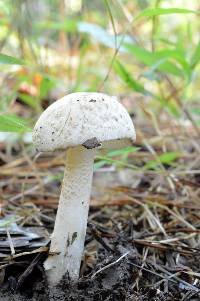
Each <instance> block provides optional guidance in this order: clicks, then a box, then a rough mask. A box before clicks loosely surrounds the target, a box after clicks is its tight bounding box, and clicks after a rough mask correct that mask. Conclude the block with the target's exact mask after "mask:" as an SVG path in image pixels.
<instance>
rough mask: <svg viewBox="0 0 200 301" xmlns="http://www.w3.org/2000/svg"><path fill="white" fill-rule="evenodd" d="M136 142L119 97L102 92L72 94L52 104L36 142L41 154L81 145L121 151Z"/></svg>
mask: <svg viewBox="0 0 200 301" xmlns="http://www.w3.org/2000/svg"><path fill="white" fill-rule="evenodd" d="M134 140H135V129H134V126H133V123H132V120H131V118H130V116H129V114H128V113H127V111H126V109H125V108H124V107H123V106H122V105H121V104H120V103H119V102H118V101H117V99H116V97H114V96H108V95H106V94H102V93H93V92H78V93H72V94H69V95H67V96H65V97H63V98H61V99H59V100H57V101H56V102H54V103H53V104H52V105H50V106H49V107H48V108H47V109H46V110H45V111H44V112H43V113H42V115H41V116H40V118H39V120H38V121H37V123H36V125H35V127H34V132H33V141H34V143H35V146H36V149H37V150H38V151H41V152H43V151H55V150H60V149H65V150H66V149H67V148H69V147H74V146H78V145H83V146H85V147H86V148H94V147H106V148H107V147H108V148H112V147H115V148H120V147H123V146H125V145H127V143H129V144H131V142H133V141H134Z"/></svg>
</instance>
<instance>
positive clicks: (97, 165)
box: [94, 160, 107, 171]
mask: <svg viewBox="0 0 200 301" xmlns="http://www.w3.org/2000/svg"><path fill="white" fill-rule="evenodd" d="M106 164H107V161H105V160H101V161H98V162H95V163H94V171H95V170H97V169H99V168H101V167H103V166H104V165H106Z"/></svg>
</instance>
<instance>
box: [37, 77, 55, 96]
mask: <svg viewBox="0 0 200 301" xmlns="http://www.w3.org/2000/svg"><path fill="white" fill-rule="evenodd" d="M55 84H56V83H55V81H54V80H53V79H51V78H50V77H48V76H46V77H43V79H42V81H41V84H40V98H44V97H46V96H47V95H48V93H49V91H50V90H51V89H52V88H53V87H54V86H55Z"/></svg>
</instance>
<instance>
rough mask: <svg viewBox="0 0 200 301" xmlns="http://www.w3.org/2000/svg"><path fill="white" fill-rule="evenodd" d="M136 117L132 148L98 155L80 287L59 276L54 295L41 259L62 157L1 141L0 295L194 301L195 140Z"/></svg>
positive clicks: (199, 263) (198, 247)
mask: <svg viewBox="0 0 200 301" xmlns="http://www.w3.org/2000/svg"><path fill="white" fill-rule="evenodd" d="M136 123H137V125H136V127H137V128H138V129H140V131H138V140H137V148H136V149H134V151H130V152H129V151H125V152H124V155H123V154H121V153H115V152H114V153H113V154H109V153H108V155H106V154H103V155H102V156H100V157H99V158H97V161H96V164H98V163H99V162H101V160H102V162H103V163H102V164H99V165H97V168H96V169H95V174H94V183H93V191H92V198H91V206H90V214H89V220H88V229H87V236H86V241H85V251H84V254H83V260H82V265H81V270H80V279H79V281H78V283H77V284H71V283H70V281H69V279H68V276H67V275H66V276H65V277H64V279H63V280H62V281H61V282H60V284H59V285H58V286H57V287H55V288H54V289H51V291H49V289H48V287H47V283H46V279H45V273H44V269H43V262H44V260H45V258H46V256H47V253H48V247H49V241H50V233H51V232H52V230H53V226H54V218H55V214H56V208H57V204H58V198H59V191H60V190H59V189H60V183H61V180H62V175H63V170H64V167H63V166H64V157H65V156H64V155H65V154H63V153H58V154H46V155H40V156H38V157H37V158H36V159H34V156H35V154H34V152H33V150H30V149H28V147H27V146H26V145H22V143H21V142H18V144H17V145H16V141H15V144H13V145H11V146H10V150H9V152H8V151H7V150H6V149H5V144H4V143H1V145H0V152H1V153H2V156H1V162H0V164H1V166H0V193H1V219H0V285H1V289H0V300H1V301H6V300H9V301H10V300H16V301H17V300H21V301H25V300H26V301H28V300H30V301H34V300H38V301H40V300H51V301H53V300H61V301H64V300H97V301H98V300H120V301H121V300H139V301H140V300H141V301H145V300H155V301H157V300H158V301H160V300H162V301H164V300H165V301H172V300H177V301H180V300H181V301H185V300H193V301H195V300H200V236H199V234H200V222H199V221H200V213H199V212H200V210H199V209H200V205H199V196H200V190H199V187H200V177H199V174H200V155H199V153H200V150H199V145H198V143H197V142H198V140H199V137H197V133H196V131H195V130H194V128H193V127H192V126H191V127H189V126H185V127H184V128H183V126H177V125H173V130H171V131H170V129H169V126H168V123H167V122H163V124H162V125H160V129H162V137H161V136H159V135H158V133H157V131H156V130H154V129H152V128H151V127H149V125H148V123H144V122H143V123H141V122H140V123H139V122H138V121H137V120H136ZM183 133H184V135H183ZM163 147H164V148H165V153H166V155H164V156H163ZM167 153H168V155H167ZM8 157H9V158H8ZM102 157H103V158H102ZM108 159H109V160H108ZM110 159H111V160H110Z"/></svg>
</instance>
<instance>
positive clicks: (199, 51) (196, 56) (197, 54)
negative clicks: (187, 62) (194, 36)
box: [191, 42, 200, 68]
mask: <svg viewBox="0 0 200 301" xmlns="http://www.w3.org/2000/svg"><path fill="white" fill-rule="evenodd" d="M199 61H200V42H199V43H198V44H197V46H196V49H195V51H194V53H193V56H192V59H191V66H192V67H193V68H194V67H195V66H196V65H197V64H198V63H199Z"/></svg>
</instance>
